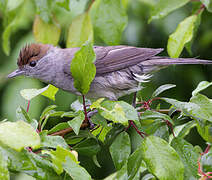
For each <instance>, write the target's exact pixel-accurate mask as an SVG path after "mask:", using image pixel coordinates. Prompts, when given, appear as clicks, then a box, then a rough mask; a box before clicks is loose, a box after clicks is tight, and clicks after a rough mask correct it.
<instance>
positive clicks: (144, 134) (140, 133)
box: [125, 120, 147, 138]
mask: <svg viewBox="0 0 212 180" xmlns="http://www.w3.org/2000/svg"><path fill="white" fill-rule="evenodd" d="M131 126H132V127H133V128H134V129H135V130H136V132H137V133H138V134H139V135H140V136H141V137H142V138H144V136H147V134H146V133H144V132H141V131H140V130H139V129H138V128H137V127H136V125H135V124H134V122H133V121H132V120H129V126H128V127H127V128H126V129H125V131H126V130H128V129H129V127H131Z"/></svg>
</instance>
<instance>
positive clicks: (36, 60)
mask: <svg viewBox="0 0 212 180" xmlns="http://www.w3.org/2000/svg"><path fill="white" fill-rule="evenodd" d="M50 47H51V45H47V44H30V45H26V46H25V47H24V48H22V49H21V51H20V53H19V57H18V60H17V65H18V69H17V70H15V71H13V72H12V73H10V74H9V75H8V78H13V77H16V76H20V75H25V76H30V77H34V78H38V79H40V76H42V74H43V73H45V72H47V71H46V69H47V67H46V66H47V62H48V61H47V59H48V56H47V55H48V51H49V49H50Z"/></svg>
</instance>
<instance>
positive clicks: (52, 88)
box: [41, 84, 58, 101]
mask: <svg viewBox="0 0 212 180" xmlns="http://www.w3.org/2000/svg"><path fill="white" fill-rule="evenodd" d="M47 87H48V89H47V90H46V91H44V92H42V93H41V95H43V96H45V97H47V98H49V99H51V100H53V101H55V95H56V94H57V91H58V88H56V87H55V86H53V85H51V84H49V85H48V86H47Z"/></svg>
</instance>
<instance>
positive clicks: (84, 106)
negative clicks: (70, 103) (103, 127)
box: [82, 95, 88, 122]
mask: <svg viewBox="0 0 212 180" xmlns="http://www.w3.org/2000/svg"><path fill="white" fill-rule="evenodd" d="M82 100H83V109H84V113H85V120H84V122H88V114H87V109H86V105H85V96H84V95H82Z"/></svg>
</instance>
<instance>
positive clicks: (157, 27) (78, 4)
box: [0, 0, 212, 179]
mask: <svg viewBox="0 0 212 180" xmlns="http://www.w3.org/2000/svg"><path fill="white" fill-rule="evenodd" d="M11 2H12V1H11ZM14 3H17V1H16V0H15V1H14ZM86 4H87V0H70V9H71V10H70V12H67V11H65V10H64V9H62V8H55V9H54V12H53V14H54V16H55V19H56V20H57V21H58V22H60V25H61V27H62V32H61V37H60V41H59V45H60V46H61V47H65V42H66V37H67V30H68V27H69V25H70V24H71V20H72V19H73V18H74V17H76V16H77V15H79V14H81V13H82V12H84V10H85V8H86ZM191 11H192V7H191V4H188V5H186V6H184V7H182V8H180V9H178V10H176V11H174V12H173V13H171V14H169V15H168V16H166V17H165V18H164V19H162V20H161V19H160V20H154V21H153V22H151V23H150V24H148V23H147V22H148V18H149V13H150V7H149V6H148V5H147V4H145V3H143V0H140V1H139V0H131V1H130V2H129V7H128V25H127V27H126V29H125V31H124V33H123V36H122V42H121V44H126V45H131V46H138V47H149V48H164V52H163V53H161V55H163V56H167V52H166V46H167V41H168V37H169V35H170V34H171V33H172V32H173V31H175V29H176V27H177V25H178V24H179V23H180V22H181V21H182V20H183V19H184V18H185V17H187V16H189V15H190V14H191ZM23 13H24V17H25V18H23V19H21V20H20V22H19V24H18V25H17V26H16V27H13V29H12V32H13V33H12V35H11V37H10V46H11V52H10V55H9V56H6V55H5V53H4V52H3V50H2V43H0V120H4V119H8V120H9V121H15V119H16V113H15V112H16V108H17V107H18V106H22V107H24V108H26V107H27V101H26V100H24V99H23V98H22V97H21V96H20V90H22V89H26V88H41V87H44V86H45V84H43V83H41V82H40V81H38V80H35V79H30V78H24V77H19V78H16V79H11V80H8V79H7V78H6V76H7V74H8V73H10V72H11V71H13V70H14V69H16V68H17V65H16V61H17V57H18V54H19V51H20V49H21V48H22V47H23V46H24V45H26V44H29V43H30V42H34V38H33V32H32V26H33V20H34V16H35V5H34V3H33V1H29V0H28V1H25V3H24V12H23ZM3 31H4V27H3V18H2V13H1V12H0V33H1V35H2V33H3ZM0 38H1V41H0V42H2V36H0ZM95 44H97V45H98V44H100V42H98V41H96V42H95ZM192 52H193V54H192V55H191V54H189V53H188V52H187V51H186V50H185V49H184V51H183V53H182V55H181V56H182V57H197V58H201V59H212V13H208V12H207V11H204V12H203V14H202V20H201V24H200V26H199V29H198V32H197V34H196V37H195V39H194V41H193V46H192ZM203 80H206V81H212V66H203V65H179V66H172V67H169V68H166V69H163V70H161V71H160V72H157V73H155V75H154V76H153V78H152V81H151V82H148V83H146V84H144V86H145V89H143V90H142V92H141V94H142V97H143V98H144V99H148V97H149V96H150V95H151V93H152V92H153V91H154V90H155V89H156V88H157V87H159V86H160V85H163V84H176V85H177V86H176V88H174V89H171V90H169V91H167V92H165V93H163V94H162V96H165V97H170V98H174V99H177V100H180V101H188V99H189V98H190V96H191V92H192V90H193V89H195V87H196V86H197V85H198V83H199V82H201V81H203ZM203 93H204V94H206V95H207V96H208V97H212V88H208V89H207V90H205V91H204V92H203ZM76 98H77V97H76V96H74V95H72V94H70V93H67V92H64V91H62V90H59V92H58V93H57V95H56V101H55V102H53V101H51V100H49V99H47V98H45V97H43V96H38V97H36V98H35V99H33V100H32V102H31V105H30V110H29V114H30V116H31V117H32V118H35V119H38V118H39V116H40V113H41V112H42V110H43V109H44V108H45V107H46V106H47V105H51V104H56V105H58V110H68V109H70V104H71V102H73V101H74V100H75V99H76ZM124 99H127V100H130V98H129V97H124ZM164 107H165V106H164ZM162 108H163V106H162ZM193 131H195V129H194V130H193ZM193 134H196V135H197V134H198V133H193ZM188 138H189V139H190V142H192V143H193V144H194V145H195V144H196V143H195V142H198V141H201V138H200V137H199V136H194V135H192V134H191V135H190V136H189V137H188ZM198 144H200V143H198ZM20 179H21V178H20Z"/></svg>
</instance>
